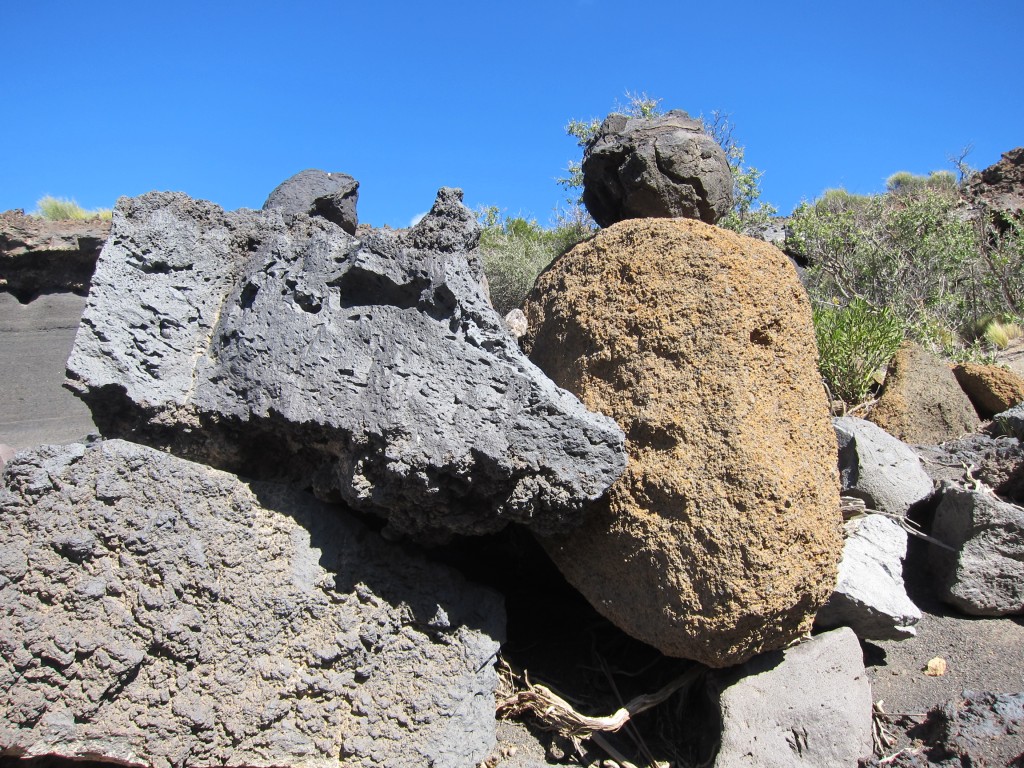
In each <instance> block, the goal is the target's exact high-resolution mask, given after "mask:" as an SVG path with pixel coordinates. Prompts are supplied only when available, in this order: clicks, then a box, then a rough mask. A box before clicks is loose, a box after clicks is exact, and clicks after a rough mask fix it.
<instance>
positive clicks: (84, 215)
mask: <svg viewBox="0 0 1024 768" xmlns="http://www.w3.org/2000/svg"><path fill="white" fill-rule="evenodd" d="M36 206H37V210H36V215H37V216H41V217H43V218H44V219H48V220H49V221H86V220H88V219H109V218H110V217H111V211H110V210H109V209H107V208H98V209H97V210H95V211H87V210H85V209H84V208H83V207H82V206H80V205H79V204H78V203H77V202H75V201H74V200H68V199H67V198H63V197H51V196H50V195H46V196H45V197H43V198H41V199H40V200H39V202H38V203H36Z"/></svg>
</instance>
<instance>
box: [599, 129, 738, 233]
mask: <svg viewBox="0 0 1024 768" xmlns="http://www.w3.org/2000/svg"><path fill="white" fill-rule="evenodd" d="M583 204H584V205H586V207H587V210H588V211H589V212H590V215H591V216H593V217H594V221H596V222H597V223H598V224H599V225H601V226H602V227H607V226H610V225H612V224H615V223H616V222H619V221H623V220H625V219H643V218H687V219H699V220H701V221H703V222H705V223H707V224H714V223H716V222H717V221H718V220H719V219H720V218H722V216H724V215H725V214H726V213H728V211H729V209H730V208H732V172H731V171H730V170H729V163H728V161H727V159H726V157H725V152H724V151H723V150H722V148H721V147H720V146H719V145H718V143H717V142H716V141H715V140H714V139H713V138H712V137H711V136H709V135H708V134H707V133H705V132H704V129H703V127H702V125H701V123H700V121H699V120H694V119H692V118H691V117H690V116H689V115H687V114H686V112H683V111H681V110H673V111H671V112H669V113H667V114H665V115H659V116H657V117H642V118H641V117H637V118H631V117H627V116H626V115H617V114H614V115H609V116H608V117H607V118H606V119H605V121H604V122H603V123H602V124H601V127H600V128H599V129H598V131H597V133H596V134H595V135H594V137H593V138H592V139H591V140H590V142H589V143H588V144H587V147H586V149H585V150H584V153H583Z"/></svg>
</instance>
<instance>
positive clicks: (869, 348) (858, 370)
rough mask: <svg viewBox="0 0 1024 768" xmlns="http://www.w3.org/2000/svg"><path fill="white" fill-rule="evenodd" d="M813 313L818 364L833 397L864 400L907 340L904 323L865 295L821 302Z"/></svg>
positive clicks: (844, 399) (849, 400) (852, 402)
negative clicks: (870, 302)
mask: <svg viewBox="0 0 1024 768" xmlns="http://www.w3.org/2000/svg"><path fill="white" fill-rule="evenodd" d="M813 313H814V314H813V318H814V335H815V338H816V339H817V342H818V354H819V363H818V365H819V368H820V369H821V375H822V377H823V378H824V380H825V384H826V385H827V386H828V388H829V391H830V392H831V393H832V397H833V398H838V399H839V400H842V401H843V402H844V403H846V404H848V405H853V404H856V403H861V402H863V401H864V400H866V399H867V397H868V394H869V393H870V392H871V390H872V389H873V387H874V386H875V385H876V384H877V383H879V382H880V379H881V371H882V369H883V368H884V367H885V366H886V365H887V364H888V363H889V361H890V360H891V359H892V357H893V355H895V354H896V350H898V349H899V347H900V344H902V343H903V339H904V335H905V334H904V327H903V323H902V322H900V320H899V318H898V317H896V315H895V314H894V313H893V312H892V311H891V310H889V309H886V308H882V309H876V308H874V307H872V306H871V305H870V304H868V303H867V302H866V301H864V300H863V299H854V300H853V301H851V302H850V303H848V304H847V305H845V306H841V305H839V304H838V303H836V302H829V303H824V304H819V305H816V306H815V308H814V310H813Z"/></svg>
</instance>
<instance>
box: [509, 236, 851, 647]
mask: <svg viewBox="0 0 1024 768" xmlns="http://www.w3.org/2000/svg"><path fill="white" fill-rule="evenodd" d="M526 312H527V317H528V318H529V320H530V334H529V338H528V340H527V345H528V348H529V350H530V352H531V358H532V359H533V361H534V362H535V363H537V365H539V366H540V367H541V368H542V369H543V370H544V371H545V372H546V373H547V374H548V375H549V376H550V377H552V378H553V379H554V380H555V382H556V383H557V384H559V385H560V386H562V387H564V388H566V389H568V390H570V391H571V392H573V393H575V394H576V395H577V396H578V397H579V398H580V399H581V400H582V401H583V402H584V404H585V405H586V406H587V407H588V408H590V409H591V410H596V411H601V412H603V413H605V414H607V415H609V416H611V417H612V418H614V419H615V420H616V421H617V422H618V423H619V425H620V426H621V427H622V429H623V431H624V432H625V433H626V438H627V449H628V452H629V457H630V458H629V466H628V468H627V470H626V473H625V474H624V475H623V476H622V478H620V480H618V481H617V482H616V483H615V484H614V485H613V486H612V488H611V489H610V491H609V492H608V493H607V494H606V496H605V497H604V498H603V499H602V500H601V501H600V502H598V504H597V505H596V507H595V509H593V510H592V512H591V515H590V517H589V518H588V520H587V522H586V523H584V526H583V527H582V528H581V529H578V530H577V531H575V532H573V533H571V534H569V535H567V536H564V537H560V538H555V539H547V540H546V541H545V546H546V548H547V550H548V552H549V553H550V555H551V557H552V558H553V559H554V560H555V562H556V563H557V564H558V567H559V568H560V569H561V571H562V573H563V574H565V576H566V578H567V579H568V580H569V581H570V582H571V583H572V584H574V585H575V586H576V588H577V589H579V590H580V591H581V592H582V593H583V594H584V595H585V596H586V597H587V599H588V600H589V601H590V602H591V603H592V604H593V605H594V606H595V608H597V609H598V610H599V611H600V612H601V613H603V614H604V615H605V616H607V617H608V618H609V619H611V620H612V621H613V622H615V623H616V624H617V625H618V626H619V627H621V628H622V629H623V630H625V631H626V632H628V633H629V634H631V635H633V636H634V637H637V638H639V639H641V640H643V641H645V642H647V643H649V644H651V645H653V646H655V647H657V648H658V649H660V650H661V651H662V652H664V653H666V654H670V655H673V656H679V657H684V658H691V659H696V660H698V661H701V662H703V663H705V664H708V665H711V666H716V667H721V666H727V665H731V664H736V663H739V662H742V661H744V660H745V659H747V658H749V657H751V656H753V655H755V654H757V653H760V652H761V651H764V650H768V649H775V648H781V647H784V646H785V645H787V644H788V643H789V642H791V641H792V640H795V639H796V638H798V637H799V636H800V635H801V634H802V633H804V632H806V631H807V630H809V629H810V626H811V622H812V620H813V617H814V614H815V611H816V610H817V609H818V607H819V606H821V605H822V604H823V603H824V602H825V600H826V599H827V598H828V596H829V594H830V593H831V592H832V589H833V587H834V586H835V580H836V572H837V566H838V561H839V558H840V554H841V548H842V543H841V538H840V533H839V526H840V514H839V486H838V477H837V470H836V441H835V434H834V432H833V430H832V426H831V423H830V420H829V412H828V405H827V403H826V399H825V394H824V390H823V388H822V386H821V380H820V378H819V376H818V373H817V350H816V348H815V345H814V332H813V329H812V326H811V312H810V306H809V303H808V300H807V297H806V295H805V293H804V291H803V289H802V287H801V286H800V283H799V282H798V280H797V277H796V274H795V272H794V270H793V268H792V267H791V266H790V264H789V263H788V261H787V260H786V258H785V257H784V256H783V255H782V253H780V252H779V251H778V250H776V249H775V248H774V247H772V246H769V245H767V244H765V243H761V242H759V241H755V240H752V239H750V238H746V237H741V236H739V235H736V234H733V233H732V232H727V231H725V230H721V229H718V228H716V227H712V226H708V225H706V224H703V223H701V222H698V221H693V220H683V219H636V220H631V221H625V222H621V223H619V224H616V225H614V226H611V227H609V228H608V229H605V230H602V231H601V232H600V233H598V234H597V236H596V237H594V238H593V239H592V240H590V241H588V242H586V243H583V244H581V245H578V246H577V247H576V248H575V249H573V250H572V251H571V252H570V253H568V254H566V255H565V256H563V257H562V258H561V259H560V260H559V261H557V262H556V263H555V264H554V265H553V266H552V267H551V268H550V269H549V270H548V271H547V272H546V273H545V274H544V275H542V276H541V278H540V280H539V281H538V284H537V286H536V288H535V289H534V292H533V294H532V296H531V297H530V300H529V302H528V304H527V308H526Z"/></svg>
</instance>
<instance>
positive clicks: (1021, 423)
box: [993, 405, 1024, 443]
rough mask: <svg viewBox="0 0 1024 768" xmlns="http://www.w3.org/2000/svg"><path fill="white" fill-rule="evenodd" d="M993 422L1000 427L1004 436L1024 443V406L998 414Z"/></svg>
mask: <svg viewBox="0 0 1024 768" xmlns="http://www.w3.org/2000/svg"><path fill="white" fill-rule="evenodd" d="M993 421H995V422H996V424H998V425H999V428H1000V429H1001V430H1002V432H1003V434H1004V435H1007V436H1009V437H1015V438H1017V441H1018V442H1021V443H1024V405H1018V406H1016V407H1015V408H1010V409H1008V410H1006V411H1003V412H1002V413H997V414H996V415H995V416H994V417H993Z"/></svg>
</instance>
